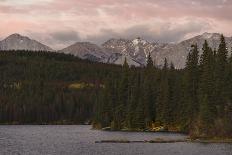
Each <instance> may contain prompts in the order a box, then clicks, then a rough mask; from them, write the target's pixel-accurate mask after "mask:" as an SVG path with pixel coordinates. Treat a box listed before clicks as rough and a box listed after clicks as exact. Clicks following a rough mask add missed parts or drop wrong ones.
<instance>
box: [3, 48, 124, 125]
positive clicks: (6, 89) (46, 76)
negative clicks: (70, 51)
mask: <svg viewBox="0 0 232 155" xmlns="http://www.w3.org/2000/svg"><path fill="white" fill-rule="evenodd" d="M117 70H118V71H119V70H120V67H118V66H115V65H105V64H101V63H93V62H90V61H87V60H81V59H79V58H77V57H74V56H72V55H66V54H61V53H55V52H42V51H41V52H31V51H1V52H0V124H84V123H90V120H91V118H92V117H93V104H94V102H95V98H96V96H97V95H98V94H99V89H102V87H103V86H104V85H103V80H104V79H105V77H107V76H108V74H110V73H111V72H113V71H115V72H116V71H117Z"/></svg>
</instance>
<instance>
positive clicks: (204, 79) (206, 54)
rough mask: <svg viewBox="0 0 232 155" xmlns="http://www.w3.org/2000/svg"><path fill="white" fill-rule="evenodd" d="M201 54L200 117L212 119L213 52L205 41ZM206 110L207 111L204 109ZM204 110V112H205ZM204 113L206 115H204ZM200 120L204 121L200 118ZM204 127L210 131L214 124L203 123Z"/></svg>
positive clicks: (213, 112)
mask: <svg viewBox="0 0 232 155" xmlns="http://www.w3.org/2000/svg"><path fill="white" fill-rule="evenodd" d="M202 50H203V54H202V56H201V60H200V72H201V75H200V84H199V103H200V107H203V108H202V109H203V110H200V116H207V118H214V117H215V116H216V105H215V98H214V92H213V90H214V88H215V87H214V67H213V66H214V64H213V62H214V60H213V59H214V57H213V51H212V49H211V48H210V47H209V46H208V43H207V41H205V43H204V45H203V49H202ZM206 108H207V109H206ZM205 109H206V110H205ZM204 113H206V114H204ZM200 119H205V118H204V117H200ZM200 121H202V122H204V123H205V124H204V126H208V127H209V128H208V130H210V127H211V125H213V124H214V122H213V121H211V122H209V121H205V120H200Z"/></svg>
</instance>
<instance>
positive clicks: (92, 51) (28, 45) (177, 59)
mask: <svg viewBox="0 0 232 155" xmlns="http://www.w3.org/2000/svg"><path fill="white" fill-rule="evenodd" d="M220 37H221V35H220V34H219V33H207V32H206V33H203V34H202V35H198V36H195V37H193V38H190V39H187V40H184V41H181V42H179V43H154V42H148V41H146V40H144V39H142V38H140V37H138V38H135V39H131V40H130V39H122V38H120V39H114V38H113V39H110V40H108V41H106V42H105V43H103V44H102V45H96V44H93V43H90V42H77V43H75V44H73V45H71V46H68V47H66V48H64V49H62V50H59V51H58V52H62V53H66V54H72V55H75V56H78V57H80V58H82V59H88V60H91V61H97V62H103V63H112V64H119V65H121V64H123V62H124V60H125V58H126V59H127V62H128V64H129V65H133V66H145V65H146V61H147V56H148V54H149V53H151V57H152V59H153V60H154V61H155V63H156V65H157V66H162V65H163V62H164V59H165V58H167V60H168V62H169V63H170V62H172V63H173V64H174V65H175V67H176V68H183V67H184V66H185V62H186V58H187V55H188V52H189V51H190V49H191V45H192V44H197V45H198V47H199V50H200V52H202V51H201V49H202V44H203V43H204V41H205V40H207V41H208V43H209V45H210V46H211V47H212V48H213V49H214V48H215V49H217V48H218V46H219V43H220ZM225 40H226V43H227V46H228V49H229V51H230V49H231V47H232V37H225ZM21 49H24V50H31V51H53V50H52V49H51V48H50V47H48V46H46V45H43V44H41V43H39V42H38V41H35V40H31V39H30V38H28V37H25V36H21V35H19V34H12V35H10V36H9V37H7V38H6V39H4V40H2V41H0V50H21Z"/></svg>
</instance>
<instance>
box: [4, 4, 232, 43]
mask: <svg viewBox="0 0 232 155" xmlns="http://www.w3.org/2000/svg"><path fill="white" fill-rule="evenodd" d="M13 1H15V0H13ZM27 1H28V2H30V3H22V4H20V1H17V3H16V1H15V4H14V3H13V2H12V1H10V0H5V1H4V2H3V1H0V19H1V24H0V28H1V30H3V31H1V32H0V37H1V38H4V37H5V36H7V35H9V34H11V33H15V32H18V33H23V34H26V35H30V36H31V37H36V38H38V39H41V40H42V41H44V42H46V40H49V42H50V43H51V44H52V46H53V47H54V48H57V47H61V46H62V45H60V43H59V42H58V41H57V40H55V38H52V37H51V36H49V35H50V34H51V33H55V32H59V31H61V32H67V31H73V32H74V31H75V32H77V33H78V35H79V36H80V38H81V39H82V40H85V39H88V37H89V36H91V35H92V36H99V37H100V36H103V34H102V33H103V31H102V30H110V31H113V32H114V34H115V33H117V35H120V34H122V33H123V32H125V31H126V30H129V29H131V28H133V27H138V26H140V25H146V27H147V29H149V31H150V30H151V31H152V33H151V35H157V34H160V35H162V34H161V33H163V35H166V34H164V33H165V31H164V30H163V28H166V29H167V31H168V32H169V31H173V33H172V34H176V35H178V33H176V32H178V31H177V28H176V27H178V26H179V27H181V26H183V25H186V26H188V23H191V22H190V21H195V23H197V24H198V25H197V26H196V27H197V28H198V29H197V30H196V29H194V33H201V32H202V31H217V32H220V33H225V34H227V35H232V29H231V28H230V27H231V25H232V23H231V21H232V11H231V10H232V1H230V0H227V1H225V0H191V1H187V0H143V1H142V0H65V1H64V0H43V1H40V2H35V1H34V0H27ZM10 2H11V3H10ZM173 27H174V28H173ZM188 27H190V26H188ZM187 30H188V32H185V33H186V36H188V35H189V34H192V33H193V29H192V30H191V29H187ZM195 31H198V32H195ZM107 32H108V31H107ZM133 32H134V33H136V31H133ZM144 33H145V32H144ZM169 33H171V32H169ZM35 34H36V35H35ZM39 34H40V35H41V36H40V37H38V36H39ZM141 34H142V33H141ZM109 35H110V34H109ZM146 36H147V35H146ZM181 36H182V35H181ZM104 37H105V34H104ZM110 37H111V36H109V38H110ZM90 38H91V37H90ZM92 38H93V37H92ZM151 38H152V37H151ZM173 38H175V37H173ZM176 38H178V37H176ZM145 39H146V38H145ZM99 40H100V39H99ZM176 41H178V40H176ZM63 46H65V45H63Z"/></svg>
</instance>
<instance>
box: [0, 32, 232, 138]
mask: <svg viewBox="0 0 232 155" xmlns="http://www.w3.org/2000/svg"><path fill="white" fill-rule="evenodd" d="M202 52H203V53H202V54H200V50H199V49H198V45H192V47H191V51H190V52H189V54H188V57H187V60H186V66H185V68H184V69H176V68H175V66H174V65H173V64H172V63H168V61H167V60H166V59H165V60H164V65H163V66H162V67H157V65H156V64H155V62H153V60H152V58H151V56H150V55H149V56H148V58H147V65H146V66H144V67H134V66H129V65H128V64H127V61H126V59H125V62H124V64H123V66H117V65H111V64H103V63H97V62H91V61H88V60H81V59H79V58H77V57H75V56H72V55H67V54H62V53H56V52H42V51H41V52H32V51H1V52H0V124H85V123H86V124H89V123H91V124H92V125H93V128H97V129H104V128H110V130H129V131H133V130H135V131H170V132H186V133H189V134H190V135H191V136H192V137H212V136H217V137H232V78H231V77H232V56H230V54H229V51H228V49H227V46H226V43H225V39H224V37H223V36H221V42H220V45H219V47H218V49H211V48H210V47H209V45H208V43H207V41H205V43H204V44H203V48H202Z"/></svg>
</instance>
